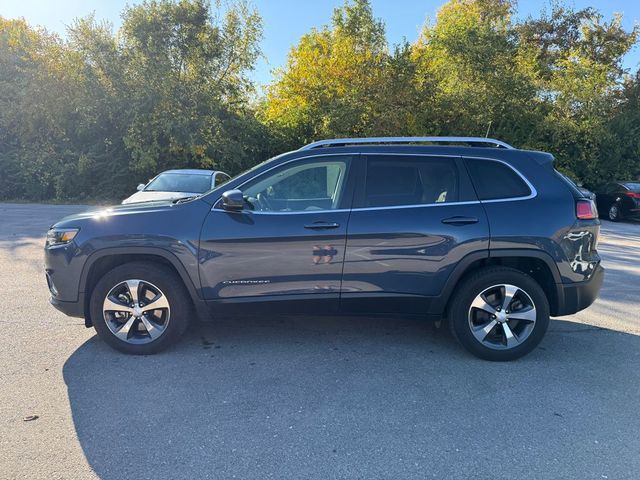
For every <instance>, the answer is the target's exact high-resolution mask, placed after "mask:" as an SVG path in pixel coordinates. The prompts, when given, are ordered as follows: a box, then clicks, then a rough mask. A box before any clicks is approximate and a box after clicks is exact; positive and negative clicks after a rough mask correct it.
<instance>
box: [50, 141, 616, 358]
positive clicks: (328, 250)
mask: <svg viewBox="0 0 640 480" xmlns="http://www.w3.org/2000/svg"><path fill="white" fill-rule="evenodd" d="M599 229H600V224H599V221H598V214H597V211H596V208H595V205H594V203H593V202H592V201H591V200H590V199H588V198H586V197H584V196H583V194H582V193H581V192H580V191H579V190H577V188H576V187H575V186H574V185H573V184H572V183H571V182H569V181H567V180H566V178H564V177H563V176H562V175H560V174H559V173H558V172H556V170H554V167H553V156H552V155H550V154H548V153H542V152H532V151H524V150H518V149H515V148H513V147H511V146H510V145H507V144H506V143H504V142H501V141H499V140H493V139H486V138H470V137H408V138H404V137H402V138H386V137H385V138H358V139H336V140H325V141H320V142H315V143H312V144H310V145H307V146H305V147H303V148H301V149H299V150H296V151H294V152H289V153H286V154H283V155H280V156H278V157H275V158H273V159H271V160H268V161H266V162H264V163H262V164H260V165H258V166H256V167H254V168H253V169H251V170H249V171H247V172H245V173H243V174H241V175H239V176H237V177H235V178H233V179H231V180H230V181H228V182H227V183H225V184H224V185H222V186H218V187H216V188H214V189H212V190H210V191H208V192H206V193H204V194H202V195H200V196H198V197H196V198H193V197H190V198H186V199H177V200H173V201H165V202H149V203H145V204H138V205H121V206H116V207H112V208H107V209H100V210H96V211H93V212H88V213H82V214H79V215H73V216H70V217H67V218H65V219H63V220H61V221H60V222H58V223H56V224H55V225H53V226H52V227H51V229H50V230H49V232H48V235H47V242H46V247H45V259H46V278H47V283H48V285H49V290H50V291H51V303H52V304H53V305H54V306H55V307H56V308H58V309H59V310H61V311H63V312H64V313H66V314H68V315H71V316H77V317H83V318H84V319H85V324H86V326H87V327H90V326H93V327H94V328H95V329H96V331H97V333H98V335H99V336H100V337H101V338H102V339H104V340H105V341H106V342H107V343H108V344H109V345H111V346H112V347H114V348H117V349H118V350H121V351H123V352H126V353H134V354H150V353H154V352H157V351H160V350H162V349H164V348H166V347H167V346H169V345H170V344H172V343H174V342H176V341H177V340H178V338H179V337H180V336H181V335H182V334H183V332H184V331H185V330H186V328H187V326H188V324H189V322H190V321H191V320H193V319H201V320H209V319H215V318H217V317H218V318H219V317H223V316H232V317H234V318H237V317H241V316H242V315H249V314H256V313H259V314H262V313H264V312H269V313H271V314H277V313H285V314H309V315H311V314H312V315H321V314H327V315H333V314H349V315H351V314H353V315H368V316H371V315H384V316H401V315H402V316H404V315H411V316H419V317H422V318H425V319H432V320H440V319H443V318H445V319H446V320H447V321H448V324H449V326H450V328H451V331H452V332H453V334H454V335H455V337H456V338H457V339H458V340H459V341H460V343H461V344H462V345H463V346H464V347H466V348H467V349H468V350H469V351H470V352H472V353H473V354H475V355H477V356H479V357H481V358H484V359H488V360H512V359H515V358H518V357H521V356H522V355H524V354H526V353H528V352H529V351H531V350H532V349H533V348H534V347H535V346H536V345H537V344H538V343H539V342H540V340H541V339H542V337H543V335H544V334H545V331H546V330H547V326H548V324H549V317H550V315H553V316H560V315H569V314H572V313H575V312H577V311H578V310H581V309H583V308H586V307H588V306H589V305H590V304H591V303H592V302H593V301H594V300H595V298H596V296H597V294H598V291H599V289H600V286H601V285H602V281H603V276H604V271H603V269H602V267H601V266H600V257H599V256H598V252H597V250H596V246H597V242H598V234H599Z"/></svg>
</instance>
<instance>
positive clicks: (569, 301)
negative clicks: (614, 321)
mask: <svg viewBox="0 0 640 480" xmlns="http://www.w3.org/2000/svg"><path fill="white" fill-rule="evenodd" d="M603 281H604V268H602V267H601V266H600V265H598V266H597V267H596V270H595V272H593V275H591V278H590V279H589V280H586V281H584V282H576V283H560V284H557V285H556V286H557V290H558V305H557V309H556V311H555V312H551V314H552V315H553V316H554V317H559V316H562V315H571V314H573V313H576V312H579V311H580V310H584V309H585V308H587V307H588V306H589V305H591V304H592V303H593V302H594V301H595V299H596V298H597V297H598V293H599V292H600V287H602V282H603Z"/></svg>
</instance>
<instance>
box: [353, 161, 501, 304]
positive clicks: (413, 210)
mask: <svg viewBox="0 0 640 480" xmlns="http://www.w3.org/2000/svg"><path fill="white" fill-rule="evenodd" d="M360 161H361V168H362V175H361V177H360V178H363V179H364V181H360V182H359V185H358V187H357V190H356V197H355V200H354V208H353V209H352V212H351V217H350V220H349V226H348V230H347V247H346V252H345V262H344V274H343V280H342V296H341V306H342V308H343V309H344V310H346V311H358V312H364V311H367V312H374V313H386V312H406V313H426V312H427V311H428V307H429V303H430V301H431V297H434V296H437V295H438V294H440V292H441V291H442V289H443V287H444V284H445V282H446V281H447V279H448V278H449V275H450V274H451V273H452V271H453V269H454V267H455V266H456V265H457V263H458V262H459V261H460V260H461V259H462V258H464V257H465V256H466V255H467V254H469V253H470V252H475V251H485V252H487V251H488V246H489V227H488V224H487V219H486V215H485V212H484V209H483V207H482V205H481V204H480V202H478V200H477V198H476V196H475V192H474V190H473V187H472V186H471V183H470V181H469V178H468V175H467V173H466V170H465V168H464V165H463V164H462V161H461V159H460V158H459V157H455V156H451V157H447V156H432V155H407V154H379V155H371V154H368V155H367V156H362V157H361V158H360Z"/></svg>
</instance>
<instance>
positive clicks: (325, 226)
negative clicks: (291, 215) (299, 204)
mask: <svg viewBox="0 0 640 480" xmlns="http://www.w3.org/2000/svg"><path fill="white" fill-rule="evenodd" d="M339 226H340V224H339V223H335V222H333V223H329V222H314V223H308V224H306V225H305V226H304V228H308V229H309V230H329V229H331V228H338V227H339Z"/></svg>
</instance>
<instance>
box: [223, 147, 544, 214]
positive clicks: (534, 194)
mask: <svg viewBox="0 0 640 480" xmlns="http://www.w3.org/2000/svg"><path fill="white" fill-rule="evenodd" d="M357 155H364V156H365V157H370V156H373V155H378V156H396V157H436V158H438V157H440V158H442V157H445V158H461V159H464V158H468V159H475V160H489V161H492V162H499V163H502V164H504V165H506V166H507V167H509V168H510V169H511V170H513V171H514V172H516V174H517V175H518V176H519V177H520V178H521V179H522V180H523V181H524V182H525V183H526V184H527V186H528V187H529V189H530V190H531V193H530V194H529V195H527V196H524V197H509V198H495V199H491V200H469V201H464V202H441V203H418V204H408V205H390V206H386V207H356V208H350V209H344V208H342V209H335V210H313V211H306V210H301V211H296V212H254V211H252V210H246V211H245V210H242V212H245V213H246V212H250V213H252V214H254V215H282V214H288V215H291V214H308V213H329V212H346V211H368V210H391V209H397V208H419V207H444V206H449V205H477V204H483V203H498V202H517V201H521V200H530V199H532V198H535V197H537V196H538V191H537V190H536V188H535V187H534V186H533V184H532V183H531V182H530V181H529V180H528V179H527V177H525V176H524V175H523V174H522V173H521V172H520V171H519V170H518V169H517V168H515V167H514V166H513V165H511V164H509V163H507V162H505V161H504V160H500V159H497V158H489V157H479V156H468V155H450V154H434V153H386V152H379V153H378V152H367V153H361V152H357V153H342V154H340V153H321V154H316V155H313V154H312V155H305V156H304V157H298V158H293V159H291V160H287V161H286V162H283V163H281V164H279V165H275V166H273V167H271V168H269V169H268V170H265V171H264V172H262V173H261V174H260V175H263V174H265V173H268V172H270V171H271V170H273V169H275V168H278V167H281V166H283V165H287V164H289V163H292V162H297V161H299V160H305V159H308V158H319V157H340V156H343V157H348V156H351V157H354V156H357ZM255 178H256V177H253V178H250V179H248V180H247V181H246V182H244V183H242V184H240V185H238V186H237V187H235V188H237V189H238V190H241V187H242V186H244V185H246V184H247V183H249V182H250V181H252V180H254V179H255ZM472 182H473V181H472ZM221 199H222V196H220V197H219V198H218V199H217V200H216V201H215V202H214V204H213V207H211V210H222V208H218V207H217V205H218V203H219V202H220V200H221Z"/></svg>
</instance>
